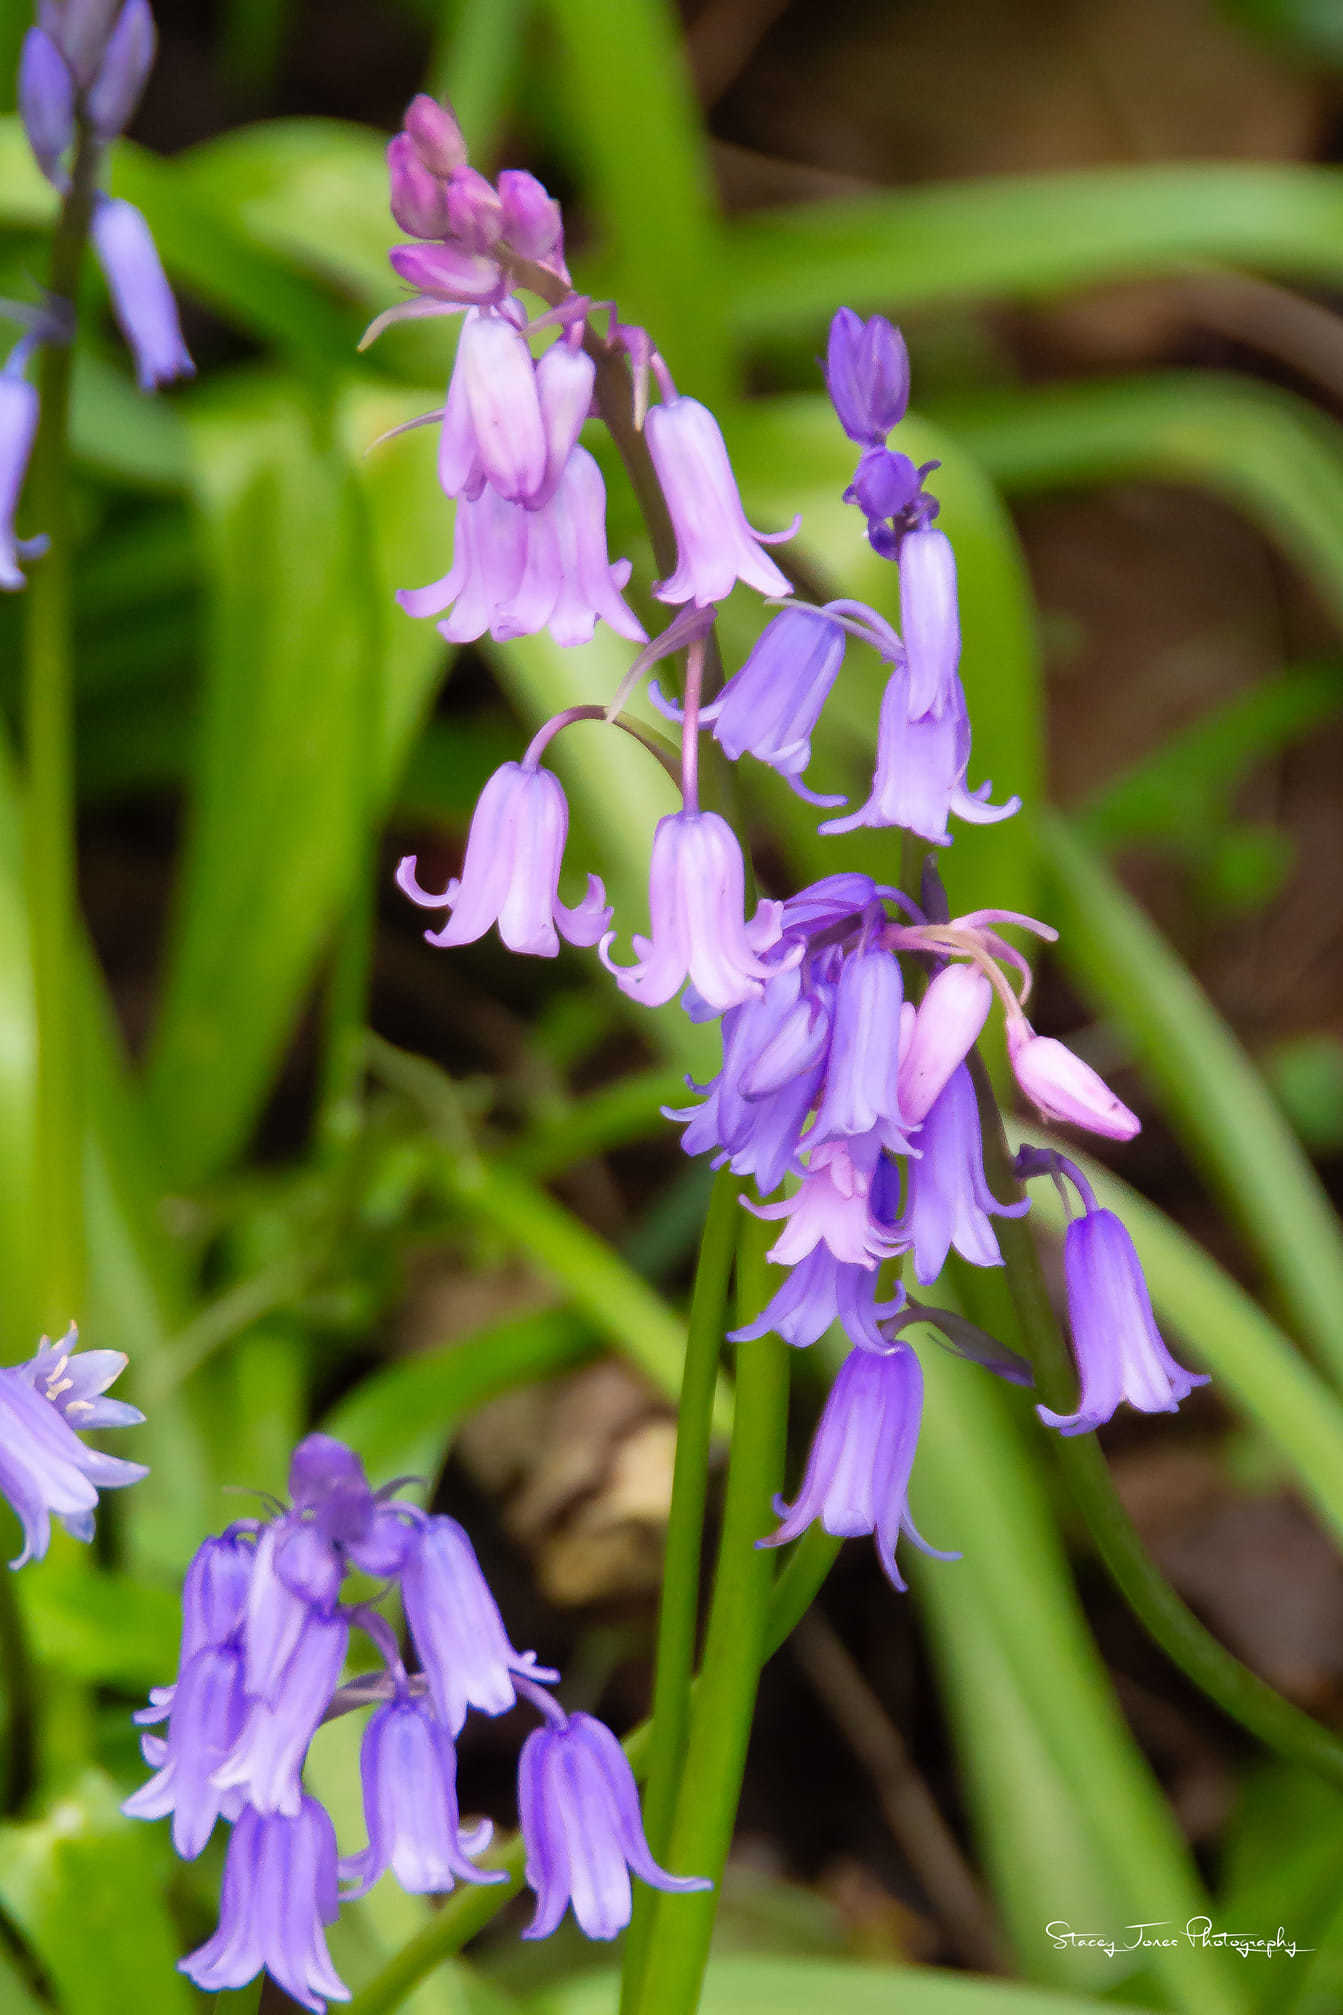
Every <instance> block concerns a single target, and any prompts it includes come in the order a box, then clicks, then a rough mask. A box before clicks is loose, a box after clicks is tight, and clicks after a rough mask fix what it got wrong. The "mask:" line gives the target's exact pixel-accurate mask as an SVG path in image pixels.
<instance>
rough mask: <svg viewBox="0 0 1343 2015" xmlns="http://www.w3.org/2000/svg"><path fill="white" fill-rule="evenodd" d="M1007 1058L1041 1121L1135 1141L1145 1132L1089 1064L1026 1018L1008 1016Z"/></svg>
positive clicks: (1117, 1138) (1136, 1117) (1136, 1118)
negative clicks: (1055, 1121)
mask: <svg viewBox="0 0 1343 2015" xmlns="http://www.w3.org/2000/svg"><path fill="white" fill-rule="evenodd" d="M1007 1054H1008V1057H1009V1059H1010V1061H1011V1065H1012V1070H1013V1072H1014V1074H1015V1076H1016V1080H1017V1083H1018V1084H1019V1085H1020V1086H1021V1089H1022V1091H1023V1092H1024V1093H1025V1094H1026V1097H1027V1098H1028V1099H1029V1100H1030V1101H1031V1104H1032V1105H1033V1106H1034V1107H1035V1109H1036V1111H1037V1112H1038V1113H1039V1114H1040V1115H1041V1116H1042V1118H1044V1119H1056V1120H1062V1121H1063V1122H1064V1123H1065V1124H1066V1125H1068V1126H1080V1127H1085V1128H1086V1129H1087V1131H1088V1132H1089V1133H1099V1134H1104V1136H1105V1138H1106V1139H1107V1140H1132V1139H1133V1136H1134V1135H1135V1134H1136V1133H1139V1132H1140V1131H1141V1129H1142V1121H1141V1120H1140V1119H1139V1118H1138V1115H1137V1114H1136V1113H1134V1112H1130V1111H1129V1109H1128V1107H1127V1106H1126V1105H1125V1104H1124V1102H1123V1100H1122V1099H1119V1098H1116V1097H1115V1094H1114V1093H1113V1092H1112V1091H1111V1090H1110V1087H1109V1085H1108V1084H1106V1082H1105V1080H1104V1078H1102V1077H1100V1076H1099V1075H1098V1074H1097V1073H1096V1072H1095V1071H1094V1070H1092V1068H1091V1065H1090V1064H1088V1063H1083V1061H1082V1059H1081V1057H1080V1056H1074V1055H1073V1053H1072V1051H1071V1050H1070V1049H1068V1048H1067V1047H1066V1046H1065V1045H1064V1044H1063V1043H1061V1042H1056V1041H1055V1039H1054V1037H1053V1036H1049V1035H1037V1034H1036V1033H1035V1030H1034V1029H1033V1028H1032V1027H1031V1025H1030V1023H1029V1022H1028V1021H1027V1020H1026V1018H1025V1016H1024V1015H1016V1016H1009V1017H1008V1022H1007Z"/></svg>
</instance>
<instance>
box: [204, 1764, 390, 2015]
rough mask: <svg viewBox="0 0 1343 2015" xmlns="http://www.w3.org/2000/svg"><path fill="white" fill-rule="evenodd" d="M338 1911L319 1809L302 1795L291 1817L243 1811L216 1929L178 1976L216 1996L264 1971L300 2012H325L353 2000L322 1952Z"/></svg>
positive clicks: (332, 1843)
mask: <svg viewBox="0 0 1343 2015" xmlns="http://www.w3.org/2000/svg"><path fill="white" fill-rule="evenodd" d="M339 1910H340V1896H339V1891H338V1886H337V1877H336V1835H335V1831H334V1829H333V1828H332V1825H331V1821H330V1819H329V1818H328V1817H327V1814H326V1812H325V1810H324V1808H323V1807H322V1806H321V1805H319V1804H318V1802H317V1800H316V1799H315V1798H306V1797H305V1798H304V1799H303V1800H302V1802H301V1803H300V1805H299V1808H298V1810H297V1812H295V1813H292V1814H282V1813H269V1814H262V1813H260V1812H256V1811H254V1810H253V1809H252V1807H251V1806H248V1807H246V1808H245V1809H244V1811H243V1812H242V1813H241V1814H240V1815H239V1818H238V1821H237V1824H236V1825H235V1826H234V1828H233V1835H232V1838H231V1839H230V1841H229V1845H228V1855H227V1858H226V1859H225V1862H224V1889H223V1894H222V1896H221V1898H220V1905H219V1929H218V1930H217V1931H216V1932H215V1934H214V1936H213V1937H212V1938H210V1939H208V1940H207V1942H206V1943H205V1944H204V1945H202V1946H201V1947H200V1948H199V1949H198V1950H197V1951H195V1952H192V1953H191V1954H189V1956H188V1957H187V1958H185V1959H181V1960H179V1961H178V1968H179V1971H181V1972H183V1973H185V1974H186V1976H187V1978H188V1979H189V1980H193V1981H194V1982H195V1984H196V1985H197V1987H199V1988H201V1989H202V1991H203V1992H205V1993H207V1994H216V1993H220V1992H222V1991H223V1990H225V1989H226V1988H229V1987H245V1986H246V1985H247V1982H248V1981H249V1980H254V1979H255V1978H256V1976H257V1974H258V1973H260V1972H261V1970H262V1968H263V1967H264V1968H265V1970H266V1972H268V1973H269V1974H270V1976H271V1978H272V1979H273V1980H274V1981H276V1983H277V1984H278V1985H279V1986H281V1987H283V1989H284V1991H285V1993H286V1994H289V1995H291V1996H292V1997H293V1999H294V2000H295V2001H297V2002H298V2004H299V2006H300V2007H302V2008H310V2009H311V2010H312V2011H313V2015H324V2011H325V2008H326V2002H327V2000H332V2001H348V2000H349V1998H350V1990H349V1988H348V1987H347V1986H346V1985H345V1983H344V1981H343V1980H342V1979H341V1978H340V1976H339V1974H338V1973H337V1972H336V1970H335V1968H334V1967H333V1966H332V1964H331V1955H330V1953H329V1952H328V1951H327V1948H326V1931H325V1927H326V1926H327V1925H328V1924H334V1923H335V1921H336V1917H337V1915H338V1914H339ZM323 1997H326V1998H325V1999H324V1998H323Z"/></svg>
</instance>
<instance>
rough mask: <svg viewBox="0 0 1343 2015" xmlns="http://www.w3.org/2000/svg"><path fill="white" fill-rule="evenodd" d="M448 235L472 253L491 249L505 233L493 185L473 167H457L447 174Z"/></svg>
mask: <svg viewBox="0 0 1343 2015" xmlns="http://www.w3.org/2000/svg"><path fill="white" fill-rule="evenodd" d="M447 203H448V236H449V237H451V238H456V239H457V240H458V241H459V242H460V243H461V244H463V245H464V246H465V247H466V249H467V250H468V251H469V252H488V251H490V250H491V249H492V248H493V247H494V246H495V245H497V244H498V242H499V240H500V238H501V237H502V235H503V211H502V208H501V206H500V202H499V198H498V197H497V196H496V195H495V193H494V185H493V183H491V182H487V181H486V179H485V177H484V176H483V175H481V174H478V173H477V171H476V170H475V169H474V168H454V169H453V171H452V174H451V175H450V176H449V177H448V186H447Z"/></svg>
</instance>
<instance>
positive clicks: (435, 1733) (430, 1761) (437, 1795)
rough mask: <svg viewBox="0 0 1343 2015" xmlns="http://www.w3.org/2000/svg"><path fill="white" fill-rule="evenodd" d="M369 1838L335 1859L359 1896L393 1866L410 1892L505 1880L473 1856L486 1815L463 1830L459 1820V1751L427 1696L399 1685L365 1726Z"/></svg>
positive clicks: (482, 1841) (486, 1826)
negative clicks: (477, 1864)
mask: <svg viewBox="0 0 1343 2015" xmlns="http://www.w3.org/2000/svg"><path fill="white" fill-rule="evenodd" d="M359 1773H360V1779H361V1783H362V1787H363V1794H364V1823H365V1825H366V1826H367V1827H368V1846H367V1847H366V1848H364V1850H363V1852H362V1853H361V1854H353V1855H350V1856H348V1857H347V1858H346V1859H345V1860H343V1861H342V1862H341V1864H340V1872H341V1877H342V1879H343V1880H345V1881H347V1882H353V1883H354V1885H355V1886H354V1888H353V1889H350V1890H348V1891H347V1892H346V1895H347V1898H349V1897H355V1896H363V1895H365V1894H366V1893H367V1892H368V1890H370V1889H371V1888H372V1887H373V1884H374V1883H375V1882H376V1881H377V1880H378V1877H379V1876H380V1875H381V1874H382V1873H383V1870H384V1869H386V1868H390V1869H391V1871H392V1873H393V1874H394V1875H395V1877H396V1879H397V1881H398V1882H399V1883H400V1884H401V1887H402V1888H403V1889H404V1890H406V1891H407V1892H408V1893H409V1894H410V1895H412V1896H423V1895H435V1896H436V1895H441V1894H443V1893H444V1892H445V1891H446V1890H449V1889H451V1888H452V1886H453V1883H454V1882H455V1881H466V1882H502V1881H503V1879H504V1878H503V1875H502V1873H493V1874H491V1873H487V1872H485V1871H483V1870H481V1869H479V1868H477V1867H475V1866H474V1864H473V1863H472V1861H471V1859H470V1856H471V1855H472V1854H479V1853H480V1852H481V1850H482V1849H483V1848H485V1847H487V1846H488V1845H489V1841H490V1835H491V1832H492V1831H493V1829H492V1827H491V1826H490V1823H489V1821H488V1820H486V1821H485V1822H484V1823H483V1825H482V1826H480V1827H478V1828H475V1829H474V1830H473V1831H472V1832H471V1833H470V1834H469V1835H468V1836H466V1837H465V1838H464V1837H463V1836H462V1834H461V1832H460V1831H459V1827H458V1816H457V1756H456V1752H455V1751H454V1749H453V1746H452V1737H451V1735H450V1734H449V1733H448V1731H447V1729H446V1728H445V1727H444V1726H443V1723H442V1722H441V1721H440V1720H439V1719H438V1718H437V1716H436V1715H435V1713H434V1710H433V1708H432V1706H431V1705H430V1703H429V1702H428V1701H427V1700H424V1699H416V1698H412V1696H411V1695H410V1694H409V1693H408V1692H401V1693H398V1694H397V1696H396V1697H395V1698H394V1699H392V1700H389V1701H388V1702H387V1704H386V1705H385V1706H384V1707H380V1708H379V1709H378V1710H377V1712H376V1714H374V1715H373V1716H372V1718H371V1720H370V1721H369V1724H368V1726H367V1728H366V1729H365V1730H364V1739H363V1743H362V1745H361V1748H360V1752H359Z"/></svg>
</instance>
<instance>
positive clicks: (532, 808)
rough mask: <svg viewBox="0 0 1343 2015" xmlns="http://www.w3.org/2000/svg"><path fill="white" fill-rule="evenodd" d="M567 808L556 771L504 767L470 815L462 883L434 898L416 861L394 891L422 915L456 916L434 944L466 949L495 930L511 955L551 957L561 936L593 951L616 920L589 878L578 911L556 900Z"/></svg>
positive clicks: (401, 872)
mask: <svg viewBox="0 0 1343 2015" xmlns="http://www.w3.org/2000/svg"><path fill="white" fill-rule="evenodd" d="M568 830H569V808H568V805H567V803H566V801H565V796H564V790H563V787H562V786H561V784H560V780H559V778H558V777H557V776H556V775H555V774H554V772H553V771H552V770H546V769H540V768H534V769H528V768H527V766H526V765H525V764H523V763H505V764H504V765H503V767H502V768H501V769H498V770H496V771H495V773H494V775H493V776H492V777H491V778H490V780H489V782H488V783H487V784H486V786H485V788H484V790H483V791H482V792H481V794H480V798H479V800H478V802H477V804H476V809H475V811H474V812H473V813H472V816H471V830H470V832H469V833H468V834H467V840H466V858H465V860H464V861H463V863H462V873H461V878H460V880H453V881H450V882H449V883H448V885H447V888H446V889H445V890H444V891H443V893H442V895H433V894H431V893H429V892H428V891H427V890H425V889H423V888H421V887H420V884H419V883H418V881H417V880H416V879H415V857H414V855H407V856H406V858H405V859H404V860H403V861H402V862H401V864H400V866H399V867H398V869H397V872H396V879H397V886H398V887H399V888H400V889H401V890H402V891H403V893H404V894H406V895H408V896H409V897H410V899H411V901H412V902H415V903H418V904H419V905H420V906H421V908H423V909H446V910H449V911H450V912H451V914H450V916H449V917H448V920H447V922H446V923H445V924H444V925H443V927H442V929H441V930H437V931H426V932H425V938H426V940H427V941H428V943H429V944H431V945H465V944H472V943H474V941H475V940H476V939H477V938H479V937H483V936H484V934H485V932H486V931H487V930H488V929H489V928H490V925H491V924H493V923H497V924H498V926H499V935H500V937H501V938H502V939H503V941H504V943H505V944H506V945H507V946H508V948H509V950H510V951H515V952H530V953H532V954H533V955H534V956H536V957H539V958H554V957H556V956H557V954H558V952H559V948H560V947H559V938H560V935H562V936H563V937H565V938H566V939H567V940H568V942H569V943H570V944H575V945H591V944H595V943H596V942H597V940H598V939H599V938H600V937H601V935H602V933H603V932H604V931H605V930H606V929H607V927H608V925H609V924H610V921H611V911H610V908H609V906H608V905H607V902H606V896H605V891H604V890H603V888H602V885H601V882H600V881H599V880H598V879H597V877H596V875H589V876H588V888H587V894H586V896H585V897H584V899H583V901H582V902H581V903H580V904H579V905H578V906H577V907H576V908H574V909H571V908H569V906H568V905H567V904H566V903H562V902H561V901H560V899H559V878H560V862H561V860H562V858H563V855H564V842H565V838H566V836H567V834H568Z"/></svg>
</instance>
